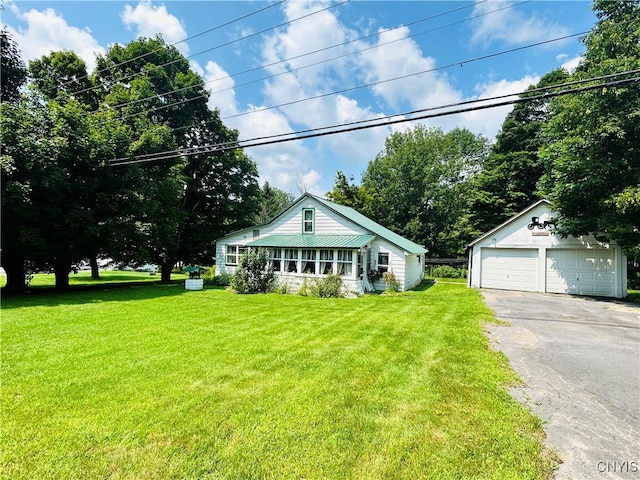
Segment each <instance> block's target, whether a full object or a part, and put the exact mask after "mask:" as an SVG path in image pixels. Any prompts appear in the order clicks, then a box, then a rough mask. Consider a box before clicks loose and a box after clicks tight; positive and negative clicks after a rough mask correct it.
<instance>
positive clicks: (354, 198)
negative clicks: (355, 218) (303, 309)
mask: <svg viewBox="0 0 640 480" xmlns="http://www.w3.org/2000/svg"><path fill="white" fill-rule="evenodd" d="M364 197H365V192H364V190H363V189H362V187H360V186H358V185H356V184H355V180H354V178H353V177H349V179H347V177H346V176H345V174H344V173H343V172H341V171H338V172H337V173H336V178H335V179H334V181H333V189H332V190H331V191H330V192H327V198H329V199H330V200H331V201H333V202H336V203H339V204H340V205H345V206H347V207H351V208H353V209H355V210H357V211H363V210H364V205H365V203H366V201H365V198H364Z"/></svg>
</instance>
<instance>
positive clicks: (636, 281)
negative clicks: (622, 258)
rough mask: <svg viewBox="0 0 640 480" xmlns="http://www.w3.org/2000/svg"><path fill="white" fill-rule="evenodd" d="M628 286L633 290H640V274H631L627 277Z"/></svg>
mask: <svg viewBox="0 0 640 480" xmlns="http://www.w3.org/2000/svg"><path fill="white" fill-rule="evenodd" d="M627 288H629V289H631V290H640V274H638V273H637V274H635V275H634V276H631V275H630V276H629V277H628V278H627Z"/></svg>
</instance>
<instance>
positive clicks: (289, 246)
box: [216, 193, 427, 293]
mask: <svg viewBox="0 0 640 480" xmlns="http://www.w3.org/2000/svg"><path fill="white" fill-rule="evenodd" d="M250 248H266V249H267V250H268V252H269V266H270V268H272V269H273V270H274V272H275V273H276V279H277V281H278V283H279V284H281V285H282V284H286V285H287V286H288V287H289V288H291V290H292V291H296V290H297V289H298V288H299V287H300V286H301V285H302V283H303V281H304V279H305V278H306V279H310V278H311V279H313V278H323V277H325V276H326V275H328V274H338V275H340V276H341V277H342V281H343V285H344V287H345V288H346V289H347V290H348V291H352V292H358V293H363V292H365V291H372V290H384V289H385V283H384V280H383V279H382V273H384V272H393V273H394V274H395V276H396V278H397V280H398V281H399V283H400V290H408V289H411V288H413V287H415V286H416V285H418V284H419V283H420V282H421V281H422V279H423V278H424V257H425V254H426V252H427V250H426V249H425V248H423V247H421V246H420V245H418V244H416V243H414V242H412V241H410V240H407V239H406V238H404V237H402V236H400V235H398V234H396V233H394V232H392V231H391V230H389V229H387V228H385V227H383V226H382V225H380V224H378V223H376V222H374V221H373V220H371V219H369V218H367V217H366V216H364V215H362V214H360V213H358V212H356V211H355V210H354V209H352V208H349V207H345V206H343V205H338V204H337V203H334V202H331V201H329V200H326V199H323V198H320V197H317V196H315V195H312V194H310V193H305V194H304V195H302V196H301V197H299V198H298V199H297V200H295V201H294V202H293V203H292V204H291V205H290V206H289V207H287V208H286V209H285V210H284V211H282V212H281V213H280V214H278V215H277V216H276V217H275V218H273V219H272V220H271V221H270V222H268V223H265V224H263V225H256V226H254V227H251V228H247V229H245V230H240V231H237V232H234V233H231V234H229V235H227V236H226V237H223V238H220V239H218V240H217V242H216V266H217V270H218V272H219V273H228V274H233V273H234V272H235V269H236V267H237V265H238V258H239V257H240V255H242V253H243V252H246V251H247V249H250ZM370 271H372V272H376V273H377V274H378V275H380V277H379V278H376V279H373V280H372V281H370V280H369V278H368V277H369V275H367V272H370Z"/></svg>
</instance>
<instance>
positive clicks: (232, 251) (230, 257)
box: [225, 245, 247, 265]
mask: <svg viewBox="0 0 640 480" xmlns="http://www.w3.org/2000/svg"><path fill="white" fill-rule="evenodd" d="M244 253H247V247H240V246H238V245H227V254H226V258H225V263H226V264H227V265H237V264H238V259H239V258H240V255H242V254H244Z"/></svg>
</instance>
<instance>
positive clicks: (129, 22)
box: [2, 0, 596, 195]
mask: <svg viewBox="0 0 640 480" xmlns="http://www.w3.org/2000/svg"><path fill="white" fill-rule="evenodd" d="M342 2H343V0H337V1H333V2H325V1H316V0H308V1H306V0H305V1H303V0H287V1H285V2H282V3H279V2H263V1H248V0H247V1H240V0H238V1H231V2H225V1H206V0H202V1H165V2H158V1H141V2H137V1H107V2H100V1H84V2H76V1H49V2H36V1H13V2H11V1H9V2H7V1H5V2H4V11H3V12H2V22H3V24H5V25H7V26H8V27H9V30H10V31H11V33H12V35H13V38H14V39H15V40H16V41H17V43H18V46H19V48H20V50H21V52H22V55H23V59H24V60H30V59H33V58H38V57H40V56H42V55H45V54H47V53H49V52H51V51H53V50H73V51H75V52H76V53H77V54H78V55H80V56H81V57H82V58H83V59H84V60H85V61H86V62H87V65H88V67H89V69H92V68H93V66H94V65H95V54H96V53H104V52H105V51H106V49H107V48H108V47H109V46H110V45H112V44H114V43H121V44H125V43H127V42H130V41H132V40H135V39H136V38H137V37H139V36H154V35H156V34H157V33H161V34H162V35H163V37H164V38H165V40H166V41H167V43H174V42H180V41H181V40H183V39H185V38H187V37H192V36H195V35H197V34H199V33H201V32H205V31H208V30H211V31H209V32H207V33H204V34H202V35H199V36H197V37H195V38H193V39H190V40H187V41H186V42H181V43H178V44H177V45H176V47H177V48H178V49H180V50H181V52H182V53H183V54H184V55H185V56H187V57H189V60H190V62H191V66H192V68H193V69H194V70H195V71H197V72H199V73H200V74H201V75H202V77H203V78H204V80H205V81H206V82H207V87H208V88H209V90H210V91H211V99H210V102H209V104H210V106H211V107H212V108H214V107H216V108H218V109H219V110H220V113H221V117H222V118H223V119H224V122H225V124H227V125H228V126H230V127H233V128H237V129H238V130H239V132H240V139H250V138H256V137H264V136H269V135H280V134H285V133H290V132H295V131H300V130H305V129H311V128H319V127H326V126H330V125H339V124H342V123H346V122H354V121H360V120H366V119H371V118H384V117H392V118H402V114H403V113H405V112H408V111H412V110H417V109H423V108H429V107H436V106H440V105H445V104H452V103H456V102H461V101H467V100H475V99H482V98H485V97H491V96H497V95H503V94H508V93H517V92H521V91H523V90H524V89H526V88H527V87H528V86H529V85H531V84H534V83H536V82H537V81H538V79H539V78H540V76H542V75H544V74H545V73H547V72H549V71H550V70H552V69H554V68H557V67H565V68H567V69H569V70H570V69H571V68H574V67H575V65H576V64H577V62H578V61H579V58H580V55H581V54H582V53H583V51H584V47H583V45H582V44H581V43H580V42H579V40H578V37H572V38H569V39H566V40H562V41H555V42H552V43H548V44H546V45H543V46H537V47H533V48H524V49H521V50H519V51H515V52H512V53H505V54H501V55H497V56H494V57H492V58H487V59H484V60H477V61H474V59H478V58H480V57H484V56H488V55H491V54H494V53H501V52H505V51H507V50H511V49H517V48H519V47H526V46H528V45H532V44H535V43H539V42H544V41H547V40H552V39H556V38H559V37H563V36H568V35H572V34H576V33H580V32H585V31H587V30H589V29H591V28H592V27H593V25H594V24H595V20H596V19H595V15H594V14H593V12H592V11H591V3H590V2H588V1H585V0H573V1H562V2H561V1H524V2H518V1H502V0H485V1H481V0H479V1H416V0H414V1H384V0H378V1H360V0H351V1H347V2H344V3H342ZM265 7H270V8H267V9H264V8H265ZM328 7H330V8H328ZM260 9H264V10H263V11H261V12H260V13H256V14H254V15H251V14H252V13H253V12H257V11H258V10H260ZM241 17H245V18H243V19H241V20H238V19H240V18H241ZM223 24H224V26H222V27H220V28H216V27H219V26H221V25H223ZM279 25H280V26H279ZM278 26H279V27H278ZM274 27H277V28H274ZM244 37H246V38H244ZM329 47H333V48H329ZM318 50H321V51H319V52H316V53H311V54H310V52H315V51H318ZM449 65H452V66H450V67H449ZM444 67H446V68H444ZM425 71H426V73H422V74H418V73H419V72H425ZM243 72H244V73H243ZM396 77H404V78H401V79H397V80H392V79H394V78H396ZM363 85H369V86H367V87H364V88H357V87H361V86H363ZM339 91H341V92H342V93H334V92H339ZM311 97H315V98H311ZM308 98H311V99H310V100H307V101H299V100H304V99H308ZM294 101H299V102H297V103H292V104H290V105H287V106H283V104H287V103H290V102H294ZM278 106H280V107H278ZM272 107H276V108H272ZM509 110H510V107H499V108H493V109H488V110H480V111H476V112H467V113H462V114H457V115H450V116H445V117H440V118H435V119H428V120H423V121H421V123H423V124H426V125H428V126H437V127H441V128H442V129H443V130H445V131H448V130H450V129H452V128H455V127H464V128H468V129H470V130H471V131H473V132H474V133H480V134H483V135H485V136H487V137H489V138H491V139H493V138H494V137H495V134H496V132H497V131H498V130H499V128H500V126H501V124H502V121H503V120H504V117H505V115H506V114H507V113H508V111H509ZM411 126H412V123H410V122H407V123H398V124H395V125H392V126H386V127H377V128H371V129H367V130H362V131H358V132H351V133H341V134H337V135H330V136H325V137H320V138H318V139H307V140H298V141H293V142H287V143H279V144H274V145H268V146H259V147H252V148H248V149H247V150H246V153H247V154H248V155H249V156H250V157H251V158H253V159H254V160H255V161H256V163H257V164H258V170H259V172H260V176H261V182H264V181H269V182H270V183H271V184H272V185H275V186H277V187H279V188H282V189H283V190H285V191H288V192H290V193H292V194H294V195H298V194H300V193H301V192H302V191H303V190H308V191H311V192H313V193H317V194H321V195H323V194H324V193H326V192H327V191H328V190H330V189H331V187H332V185H333V180H334V177H335V174H336V172H337V171H338V170H342V171H343V172H344V173H345V174H346V175H347V176H353V177H354V178H355V179H356V181H359V180H360V178H361V175H362V172H364V170H365V169H366V166H367V163H368V162H369V161H370V160H372V159H373V158H374V157H375V156H376V154H377V153H378V152H380V151H381V150H382V149H383V147H384V141H385V138H386V137H387V136H388V135H389V134H390V133H392V132H393V131H398V130H404V129H407V128H410V127H411Z"/></svg>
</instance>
